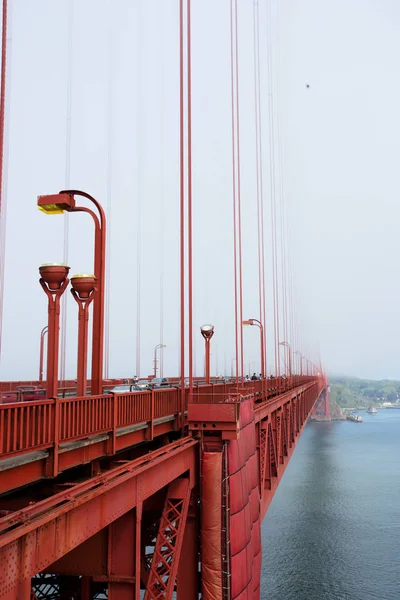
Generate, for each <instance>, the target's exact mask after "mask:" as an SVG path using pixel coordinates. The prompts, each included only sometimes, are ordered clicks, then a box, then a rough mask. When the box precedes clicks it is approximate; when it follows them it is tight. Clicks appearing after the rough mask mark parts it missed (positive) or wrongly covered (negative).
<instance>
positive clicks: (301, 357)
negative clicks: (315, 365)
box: [294, 350, 304, 375]
mask: <svg viewBox="0 0 400 600" xmlns="http://www.w3.org/2000/svg"><path fill="white" fill-rule="evenodd" d="M294 354H297V355H298V356H300V375H303V358H304V356H303V355H302V353H301V352H299V351H298V350H295V351H294Z"/></svg>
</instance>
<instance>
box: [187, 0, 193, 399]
mask: <svg viewBox="0 0 400 600" xmlns="http://www.w3.org/2000/svg"><path fill="white" fill-rule="evenodd" d="M190 9H191V0H187V15H186V20H187V33H186V37H187V41H186V43H187V57H186V60H187V171H188V189H187V203H188V210H187V213H188V225H187V227H188V313H189V314H188V317H189V319H188V320H189V323H188V327H189V336H188V343H189V388H190V389H189V394H190V396H191V395H192V388H193V268H192V262H193V243H192V233H193V232H192V228H193V227H192V216H193V215H192V69H191V61H192V50H191V15H190V12H191V10H190Z"/></svg>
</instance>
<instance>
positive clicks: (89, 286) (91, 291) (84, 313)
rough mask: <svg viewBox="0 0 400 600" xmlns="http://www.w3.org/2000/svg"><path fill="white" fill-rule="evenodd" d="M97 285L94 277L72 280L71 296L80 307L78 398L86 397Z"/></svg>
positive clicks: (77, 277) (81, 276)
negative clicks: (91, 317) (92, 305)
mask: <svg viewBox="0 0 400 600" xmlns="http://www.w3.org/2000/svg"><path fill="white" fill-rule="evenodd" d="M95 283H96V278H95V276H94V275H74V276H73V277H72V278H71V285H72V288H71V294H72V296H73V297H74V300H76V303H77V304H78V307H79V312H78V321H79V325H78V369H77V390H76V393H77V395H78V396H86V384H87V347H88V323H89V305H90V303H91V302H92V300H93V299H94V297H95V295H96V292H97V288H95Z"/></svg>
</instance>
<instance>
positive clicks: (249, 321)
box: [242, 319, 265, 379]
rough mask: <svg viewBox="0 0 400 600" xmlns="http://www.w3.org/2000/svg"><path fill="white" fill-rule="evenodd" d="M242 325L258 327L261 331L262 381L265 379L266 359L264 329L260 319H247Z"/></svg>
mask: <svg viewBox="0 0 400 600" xmlns="http://www.w3.org/2000/svg"><path fill="white" fill-rule="evenodd" d="M242 325H244V326H247V325H256V326H257V327H258V328H259V330H260V352H261V379H264V378H265V357H264V328H263V325H262V323H261V321H259V320H258V319H247V321H243V322H242Z"/></svg>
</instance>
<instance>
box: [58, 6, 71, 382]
mask: <svg viewBox="0 0 400 600" xmlns="http://www.w3.org/2000/svg"><path fill="white" fill-rule="evenodd" d="M73 22H74V0H71V1H70V2H69V3H68V24H67V28H68V30H67V36H68V49H67V53H68V55H67V112H66V138H65V189H66V190H69V189H71V114H72V32H73ZM68 261H69V214H68V212H66V213H64V247H63V263H64V264H65V265H67V264H68ZM68 297H69V295H68V294H63V296H62V297H61V343H60V379H61V385H62V386H65V379H66V372H65V370H66V366H65V363H66V353H67V298H68Z"/></svg>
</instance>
